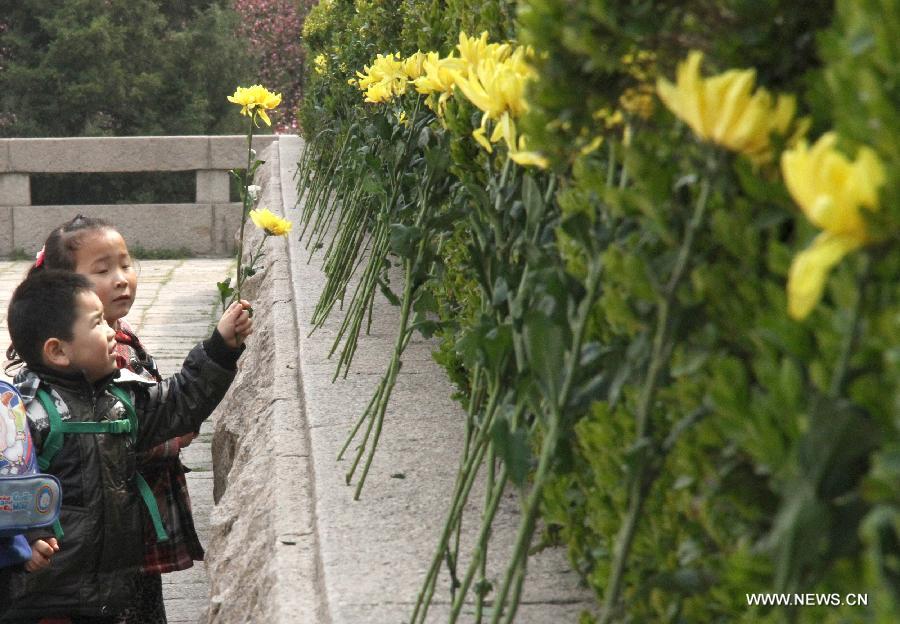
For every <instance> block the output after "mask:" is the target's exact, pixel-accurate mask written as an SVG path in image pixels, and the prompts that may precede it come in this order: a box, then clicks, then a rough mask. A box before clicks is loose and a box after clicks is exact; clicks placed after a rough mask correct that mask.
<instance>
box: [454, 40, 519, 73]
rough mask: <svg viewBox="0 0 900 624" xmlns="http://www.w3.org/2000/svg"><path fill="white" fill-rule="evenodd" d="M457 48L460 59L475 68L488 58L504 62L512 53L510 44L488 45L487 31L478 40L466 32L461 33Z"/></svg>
mask: <svg viewBox="0 0 900 624" xmlns="http://www.w3.org/2000/svg"><path fill="white" fill-rule="evenodd" d="M456 48H457V49H458V50H459V56H460V58H462V60H464V61H465V62H466V65H468V66H470V67H475V66H476V65H478V63H479V62H481V61H482V60H484V59H486V58H492V59H494V60H495V61H498V62H500V61H504V60H506V58H507V57H508V56H509V54H510V52H512V47H511V46H510V45H509V44H508V43H488V33H487V31H484V32H483V33H481V35H480V36H479V37H478V38H477V39H476V38H475V37H469V36H468V35H467V34H466V33H465V32H461V33H459V43H458V44H457V46H456Z"/></svg>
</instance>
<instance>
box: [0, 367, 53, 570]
mask: <svg viewBox="0 0 900 624" xmlns="http://www.w3.org/2000/svg"><path fill="white" fill-rule="evenodd" d="M61 502H62V497H61V496H60V489H59V481H57V479H56V477H54V476H52V475H47V474H39V473H38V463H37V457H36V456H35V452H34V444H33V443H32V440H31V432H30V430H29V428H28V419H27V416H26V414H25V405H24V403H23V402H22V397H21V396H20V395H19V392H18V391H17V390H16V389H15V388H14V387H13V386H11V385H10V384H8V383H6V382H5V381H0V568H4V567H8V566H12V565H16V564H19V563H24V562H26V561H28V560H30V559H31V547H30V546H29V544H28V541H27V540H26V539H25V537H24V535H22V533H24V532H25V531H28V530H31V529H38V528H41V527H46V526H50V525H52V524H54V523H55V522H56V521H57V519H58V518H59V507H60V504H61Z"/></svg>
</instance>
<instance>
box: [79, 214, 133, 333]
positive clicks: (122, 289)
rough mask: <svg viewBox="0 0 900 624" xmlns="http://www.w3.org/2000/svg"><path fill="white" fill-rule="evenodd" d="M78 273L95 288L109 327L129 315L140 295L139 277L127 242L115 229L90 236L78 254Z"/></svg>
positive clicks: (103, 230)
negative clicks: (138, 288)
mask: <svg viewBox="0 0 900 624" xmlns="http://www.w3.org/2000/svg"><path fill="white" fill-rule="evenodd" d="M75 272H76V273H81V274H82V275H84V276H85V277H87V278H88V279H90V280H91V282H93V284H94V291H95V292H96V293H97V296H98V297H99V298H100V301H101V302H102V303H103V315H104V317H105V318H106V320H107V322H109V323H110V324H113V323H115V322H116V321H118V320H119V319H120V318H122V317H123V316H125V315H126V314H128V311H129V310H130V309H131V305H132V304H133V303H134V296H135V293H136V291H137V273H135V271H134V265H133V263H132V260H131V255H130V254H129V253H128V247H127V246H126V245H125V239H124V238H122V235H121V234H119V233H118V232H116V231H115V230H112V229H108V228H105V229H102V230H97V231H95V232H89V233H88V234H86V235H85V236H84V239H83V240H82V241H81V245H80V246H79V248H78V250H77V251H76V252H75Z"/></svg>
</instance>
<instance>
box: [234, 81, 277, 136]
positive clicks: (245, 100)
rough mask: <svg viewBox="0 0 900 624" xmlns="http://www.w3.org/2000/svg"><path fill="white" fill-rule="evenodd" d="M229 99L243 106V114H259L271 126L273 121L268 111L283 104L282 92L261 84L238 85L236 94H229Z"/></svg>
mask: <svg viewBox="0 0 900 624" xmlns="http://www.w3.org/2000/svg"><path fill="white" fill-rule="evenodd" d="M228 101H229V102H232V103H233V104H237V105H239V106H241V115H249V116H256V115H259V118H260V119H262V120H263V121H264V122H266V125H267V126H271V125H272V121H271V120H270V119H269V116H268V115H267V114H266V111H267V110H272V109H273V108H275V107H276V106H278V105H279V104H281V94H280V93H272V92H271V91H269V90H268V89H266V88H265V87H263V86H261V85H253V86H252V87H238V88H237V90H236V91H235V92H234V95H229V96H228ZM254 123H255V122H254Z"/></svg>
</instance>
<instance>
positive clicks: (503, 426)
mask: <svg viewBox="0 0 900 624" xmlns="http://www.w3.org/2000/svg"><path fill="white" fill-rule="evenodd" d="M491 439H492V441H493V444H494V450H495V452H496V453H497V455H499V456H500V459H502V460H503V463H504V464H506V470H507V473H508V474H509V478H510V480H511V481H512V482H513V483H515V484H516V485H517V486H519V487H522V485H524V484H525V479H526V478H527V477H528V467H529V465H530V463H531V448H530V447H529V445H528V436H527V434H526V432H525V431H523V430H522V429H516V430H515V431H510V425H509V420H507V419H506V418H505V417H501V418H497V419H496V420H495V421H494V427H493V429H492V430H491Z"/></svg>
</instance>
